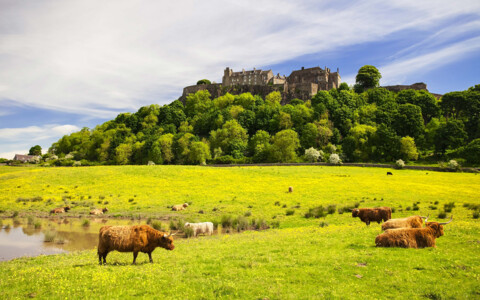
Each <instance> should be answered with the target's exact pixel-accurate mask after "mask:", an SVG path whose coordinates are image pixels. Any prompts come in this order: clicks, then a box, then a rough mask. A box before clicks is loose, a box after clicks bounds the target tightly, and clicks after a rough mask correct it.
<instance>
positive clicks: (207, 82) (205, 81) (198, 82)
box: [197, 79, 212, 85]
mask: <svg viewBox="0 0 480 300" xmlns="http://www.w3.org/2000/svg"><path fill="white" fill-rule="evenodd" d="M200 84H212V83H211V82H210V80H208V79H200V80H199V81H197V85H200Z"/></svg>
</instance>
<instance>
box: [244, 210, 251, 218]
mask: <svg viewBox="0 0 480 300" xmlns="http://www.w3.org/2000/svg"><path fill="white" fill-rule="evenodd" d="M251 215H252V212H251V211H247V212H245V214H244V216H245V217H250V216H251Z"/></svg>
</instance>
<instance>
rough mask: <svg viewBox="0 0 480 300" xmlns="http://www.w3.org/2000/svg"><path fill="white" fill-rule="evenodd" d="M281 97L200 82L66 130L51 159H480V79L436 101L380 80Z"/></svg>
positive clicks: (51, 151)
mask: <svg viewBox="0 0 480 300" xmlns="http://www.w3.org/2000/svg"><path fill="white" fill-rule="evenodd" d="M280 101H281V94H280V93H279V92H273V93H271V94H269V95H267V96H266V97H265V99H263V98H262V97H260V96H256V95H251V94H250V93H245V94H240V95H231V94H226V95H224V96H221V97H218V98H215V99H212V97H211V95H210V94H209V93H208V91H199V92H197V93H195V94H190V95H188V96H187V98H186V101H185V105H184V104H183V103H182V102H180V101H178V100H177V101H174V102H172V103H170V104H168V105H164V106H159V105H155V104H154V105H150V106H145V107H142V108H140V109H139V110H138V111H137V112H136V113H123V114H119V115H118V116H117V117H116V118H115V119H114V120H111V121H108V122H105V123H104V124H102V125H99V126H97V127H95V128H94V129H88V128H83V129H82V130H81V131H79V132H75V133H72V134H70V135H66V136H64V137H62V138H61V139H60V140H59V141H58V142H56V143H54V144H53V145H52V147H51V148H50V149H49V154H47V155H46V156H45V157H44V158H47V160H48V159H54V161H55V162H56V163H57V164H64V165H69V164H74V163H76V164H77V165H79V164H82V165H85V164H87V165H88V164H121V165H124V164H147V163H148V162H153V163H155V164H204V163H261V162H297V161H306V160H310V161H314V160H316V159H318V160H323V161H327V160H328V159H329V158H330V157H332V158H333V157H335V158H337V159H338V158H340V159H342V160H343V161H348V162H393V161H395V160H398V159H402V160H404V161H414V160H419V159H420V160H427V161H428V160H430V161H432V162H437V161H439V160H445V159H456V160H457V161H458V162H460V163H461V164H479V163H480V121H479V120H480V118H479V117H480V85H476V86H475V87H471V88H469V89H468V90H466V91H461V92H451V93H447V94H445V95H443V96H442V98H441V99H440V100H437V99H436V98H435V97H434V96H433V95H432V94H430V93H429V92H427V91H415V90H404V91H401V92H398V93H393V92H390V91H388V90H386V89H384V88H381V87H376V88H370V89H367V90H366V91H363V92H361V93H357V92H355V91H354V90H352V89H350V88H349V87H348V85H347V84H345V83H343V84H342V85H341V86H340V88H338V89H332V90H330V91H320V92H318V93H317V94H316V95H315V96H314V97H312V99H310V100H308V101H302V100H299V99H294V100H292V101H291V102H290V104H287V105H284V106H282V105H280ZM311 148H313V149H311ZM307 150H308V151H307ZM315 150H317V151H315ZM305 153H307V155H305ZM332 154H336V155H335V156H332ZM48 157H50V158H48ZM57 158H58V160H57ZM62 158H63V159H62Z"/></svg>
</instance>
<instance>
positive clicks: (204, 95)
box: [185, 90, 212, 117]
mask: <svg viewBox="0 0 480 300" xmlns="http://www.w3.org/2000/svg"><path fill="white" fill-rule="evenodd" d="M185 103H186V104H185V113H186V114H187V116H188V117H193V116H195V115H196V114H200V113H203V112H206V111H207V110H208V109H210V107H211V106H212V100H210V93H209V92H208V91H207V90H203V91H198V92H196V93H195V94H188V96H187V99H186V100H185Z"/></svg>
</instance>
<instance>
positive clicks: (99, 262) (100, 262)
mask: <svg viewBox="0 0 480 300" xmlns="http://www.w3.org/2000/svg"><path fill="white" fill-rule="evenodd" d="M102 257H103V253H100V252H98V264H100V265H101V264H102Z"/></svg>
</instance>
